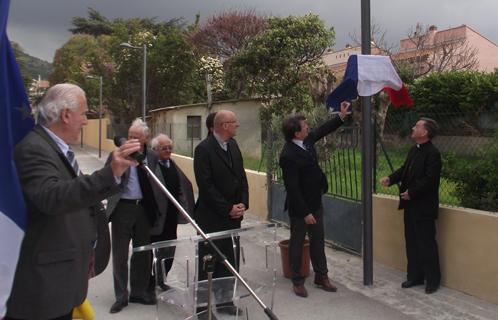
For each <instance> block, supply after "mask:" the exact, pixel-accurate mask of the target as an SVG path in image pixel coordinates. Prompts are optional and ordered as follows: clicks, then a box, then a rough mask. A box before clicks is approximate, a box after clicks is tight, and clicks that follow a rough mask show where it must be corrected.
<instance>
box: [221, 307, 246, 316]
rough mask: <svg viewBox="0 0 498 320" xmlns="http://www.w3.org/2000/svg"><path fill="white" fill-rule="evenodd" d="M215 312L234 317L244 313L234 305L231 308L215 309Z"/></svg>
mask: <svg viewBox="0 0 498 320" xmlns="http://www.w3.org/2000/svg"><path fill="white" fill-rule="evenodd" d="M216 311H218V313H225V314H229V315H231V316H236V315H239V316H241V315H243V314H244V311H243V310H242V309H240V308H238V307H236V306H234V305H232V306H222V307H219V308H217V309H216Z"/></svg>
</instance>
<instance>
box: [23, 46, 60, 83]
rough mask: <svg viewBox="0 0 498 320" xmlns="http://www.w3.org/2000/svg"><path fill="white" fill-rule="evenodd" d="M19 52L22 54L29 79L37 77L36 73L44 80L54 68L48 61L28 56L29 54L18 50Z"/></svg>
mask: <svg viewBox="0 0 498 320" xmlns="http://www.w3.org/2000/svg"><path fill="white" fill-rule="evenodd" d="M19 54H20V55H21V56H22V61H23V62H24V67H25V70H26V75H28V76H29V77H31V79H38V75H40V76H41V78H42V79H45V80H46V79H48V76H49V75H50V74H51V73H52V71H53V70H54V68H53V66H52V64H51V63H50V62H47V61H45V60H41V59H39V58H37V57H33V56H30V55H29V54H27V53H24V52H20V53H19Z"/></svg>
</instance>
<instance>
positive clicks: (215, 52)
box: [189, 9, 267, 61]
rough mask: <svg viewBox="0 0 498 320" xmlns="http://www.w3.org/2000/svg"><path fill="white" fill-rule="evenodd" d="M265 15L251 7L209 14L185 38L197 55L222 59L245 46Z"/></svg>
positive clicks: (262, 24)
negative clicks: (208, 16) (203, 22)
mask: <svg viewBox="0 0 498 320" xmlns="http://www.w3.org/2000/svg"><path fill="white" fill-rule="evenodd" d="M266 20H267V18H266V17H264V16H259V15H258V14H256V12H255V11H254V10H251V9H247V10H240V11H239V10H232V11H224V12H221V13H219V14H217V15H214V16H211V17H210V18H209V19H208V20H207V22H206V23H205V24H203V25H202V26H200V27H197V28H194V29H193V30H192V32H191V33H190V35H189V41H190V43H192V44H193V45H195V46H196V47H197V49H198V50H199V51H200V52H201V54H208V55H212V56H215V57H218V58H219V59H220V60H222V61H224V60H226V59H228V58H230V57H231V56H233V55H234V54H235V53H236V52H237V51H239V50H242V49H245V48H247V45H248V44H249V42H250V41H251V39H253V38H254V37H255V36H257V35H259V34H261V33H262V32H263V31H264V30H265V27H266Z"/></svg>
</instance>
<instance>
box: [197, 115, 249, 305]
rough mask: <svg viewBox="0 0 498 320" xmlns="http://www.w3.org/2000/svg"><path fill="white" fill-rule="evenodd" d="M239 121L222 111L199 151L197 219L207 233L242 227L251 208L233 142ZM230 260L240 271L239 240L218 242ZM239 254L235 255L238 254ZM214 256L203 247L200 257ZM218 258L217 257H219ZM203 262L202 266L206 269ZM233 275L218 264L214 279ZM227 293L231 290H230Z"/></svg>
mask: <svg viewBox="0 0 498 320" xmlns="http://www.w3.org/2000/svg"><path fill="white" fill-rule="evenodd" d="M238 127H239V122H238V121H237V118H236V116H235V114H234V113H233V112H231V111H228V110H220V111H218V112H217V113H216V116H215V117H214V129H213V134H212V135H208V136H207V137H206V138H205V139H204V140H203V141H202V142H201V143H199V145H198V146H197V147H196V148H195V154H194V172H195V179H196V181H197V186H198V187H199V198H198V199H197V203H196V206H195V210H194V218H195V221H196V222H197V224H198V225H199V227H201V229H202V230H203V231H204V232H206V233H211V232H216V231H224V230H230V229H236V228H240V226H241V221H242V219H243V217H244V213H245V211H246V210H247V209H248V208H249V191H248V184H247V178H246V173H245V171H244V163H243V159H242V154H241V152H240V149H239V147H238V145H237V142H236V141H235V140H234V139H233V137H234V136H235V134H236V133H237V128H238ZM214 242H215V244H216V245H217V246H218V247H219V249H220V250H221V252H223V254H224V255H225V256H226V257H227V260H228V261H229V262H230V263H231V264H232V265H233V266H234V267H235V268H236V269H238V268H237V267H238V260H239V259H238V257H239V250H240V248H239V245H238V240H237V239H236V241H235V242H236V243H235V247H236V249H235V250H234V249H233V247H234V244H233V243H232V241H231V239H220V240H216V241H214ZM234 251H235V254H234ZM209 253H211V254H212V250H210V249H209V248H208V247H207V246H206V245H202V244H201V245H199V257H200V258H201V259H202V257H203V256H205V255H206V254H209ZM215 259H216V257H215ZM202 265H203V263H202V260H201V261H200V262H199V266H202ZM201 268H202V267H200V268H199V272H200V274H199V280H205V279H206V278H207V276H206V272H205V271H203V270H201ZM228 276H231V273H230V272H229V271H228V269H227V268H226V267H225V266H224V265H223V264H222V263H221V261H219V260H218V261H216V262H215V264H214V273H213V278H221V277H228ZM226 290H227V292H229V290H231V289H230V288H226ZM219 307H223V308H221V309H219V311H221V312H227V313H229V314H236V313H237V312H239V310H238V309H237V307H235V306H234V305H233V303H227V304H226V305H222V306H219Z"/></svg>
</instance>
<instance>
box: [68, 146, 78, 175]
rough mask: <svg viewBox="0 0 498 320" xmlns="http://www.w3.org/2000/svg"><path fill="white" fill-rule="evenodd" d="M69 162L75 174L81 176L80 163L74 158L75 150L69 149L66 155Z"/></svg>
mask: <svg viewBox="0 0 498 320" xmlns="http://www.w3.org/2000/svg"><path fill="white" fill-rule="evenodd" d="M66 157H67V160H68V161H69V163H70V164H71V167H73V170H74V172H75V173H76V175H77V176H79V175H80V167H79V165H78V161H76V157H75V156H74V152H73V150H71V148H69V150H67V153H66Z"/></svg>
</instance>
